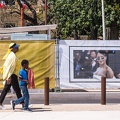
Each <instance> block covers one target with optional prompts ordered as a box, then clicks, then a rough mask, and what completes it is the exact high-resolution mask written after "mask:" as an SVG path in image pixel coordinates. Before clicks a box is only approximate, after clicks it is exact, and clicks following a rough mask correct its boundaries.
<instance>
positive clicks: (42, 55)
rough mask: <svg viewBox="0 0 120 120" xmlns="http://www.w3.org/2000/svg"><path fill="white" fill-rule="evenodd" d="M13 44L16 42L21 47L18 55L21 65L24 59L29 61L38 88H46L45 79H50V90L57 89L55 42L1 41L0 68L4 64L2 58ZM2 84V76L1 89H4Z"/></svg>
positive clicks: (0, 80) (0, 79)
mask: <svg viewBox="0 0 120 120" xmlns="http://www.w3.org/2000/svg"><path fill="white" fill-rule="evenodd" d="M11 42H16V43H17V44H19V45H20V48H19V52H17V54H16V55H17V57H18V59H19V64H20V62H21V60H22V59H27V60H29V67H30V68H32V70H33V72H34V77H35V86H36V88H44V78H45V77H49V78H50V84H49V86H50V88H55V41H54V40H47V41H45V40H43V41H36V40H30V41H29V40H25V41H19V40H17V41H0V51H1V52H0V66H2V65H3V63H4V60H2V58H3V56H4V55H5V54H6V52H7V49H8V46H9V44H10V43H11ZM19 67H20V66H18V70H19ZM2 82H3V80H2V75H1V74H0V88H3V83H2Z"/></svg>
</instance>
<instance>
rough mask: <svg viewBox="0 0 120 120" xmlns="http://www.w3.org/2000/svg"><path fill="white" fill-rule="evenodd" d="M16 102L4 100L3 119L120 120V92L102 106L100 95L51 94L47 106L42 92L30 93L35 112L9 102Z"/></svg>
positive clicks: (0, 116)
mask: <svg viewBox="0 0 120 120" xmlns="http://www.w3.org/2000/svg"><path fill="white" fill-rule="evenodd" d="M13 99H16V96H15V94H11V93H9V94H8V95H7V97H6V99H5V101H4V105H5V107H6V110H1V109H0V120H8V119H12V120H16V119H29V120H33V119H35V120H38V119H39V120H40V119H42V120H61V119H62V120H66V119H68V120H74V119H75V120H118V119H119V120H120V92H119V91H109V92H107V93H106V104H105V105H102V104H101V92H100V91H98V92H95V91H89V92H50V93H49V105H44V93H43V92H36V91H35V92H31V91H30V103H31V104H32V105H33V106H32V108H31V109H32V111H33V112H24V111H22V109H21V108H22V106H21V105H16V107H15V108H16V109H15V110H14V111H13V110H12V109H11V105H10V102H9V101H10V100H13Z"/></svg>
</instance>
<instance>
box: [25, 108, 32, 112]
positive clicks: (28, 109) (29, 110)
mask: <svg viewBox="0 0 120 120" xmlns="http://www.w3.org/2000/svg"><path fill="white" fill-rule="evenodd" d="M23 111H25V112H32V110H31V109H30V108H27V109H23Z"/></svg>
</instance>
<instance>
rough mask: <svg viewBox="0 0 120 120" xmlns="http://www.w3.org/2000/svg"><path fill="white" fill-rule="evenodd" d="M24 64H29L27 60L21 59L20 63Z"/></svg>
mask: <svg viewBox="0 0 120 120" xmlns="http://www.w3.org/2000/svg"><path fill="white" fill-rule="evenodd" d="M24 64H29V62H28V60H26V59H23V60H22V62H21V65H22V66H23V65H24Z"/></svg>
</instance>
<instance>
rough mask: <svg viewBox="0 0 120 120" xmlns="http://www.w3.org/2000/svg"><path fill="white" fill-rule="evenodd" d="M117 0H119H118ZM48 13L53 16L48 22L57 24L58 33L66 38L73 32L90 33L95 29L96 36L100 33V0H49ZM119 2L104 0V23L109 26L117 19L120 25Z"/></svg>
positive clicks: (78, 33)
mask: <svg viewBox="0 0 120 120" xmlns="http://www.w3.org/2000/svg"><path fill="white" fill-rule="evenodd" d="M118 1H119V0H118ZM49 5H50V9H49V11H48V15H50V16H54V17H52V19H51V20H50V23H57V24H58V35H59V36H60V37H62V38H63V39H64V38H67V37H73V36H74V34H75V32H76V33H77V36H78V38H79V35H82V34H87V35H91V31H94V32H95V31H96V36H95V38H96V37H97V36H98V35H101V34H102V10H101V0H49ZM119 5H120V4H119V2H118V3H117V2H115V3H112V4H111V2H108V1H106V2H105V24H106V26H110V24H111V22H112V21H117V25H119V26H120V6H119Z"/></svg>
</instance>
